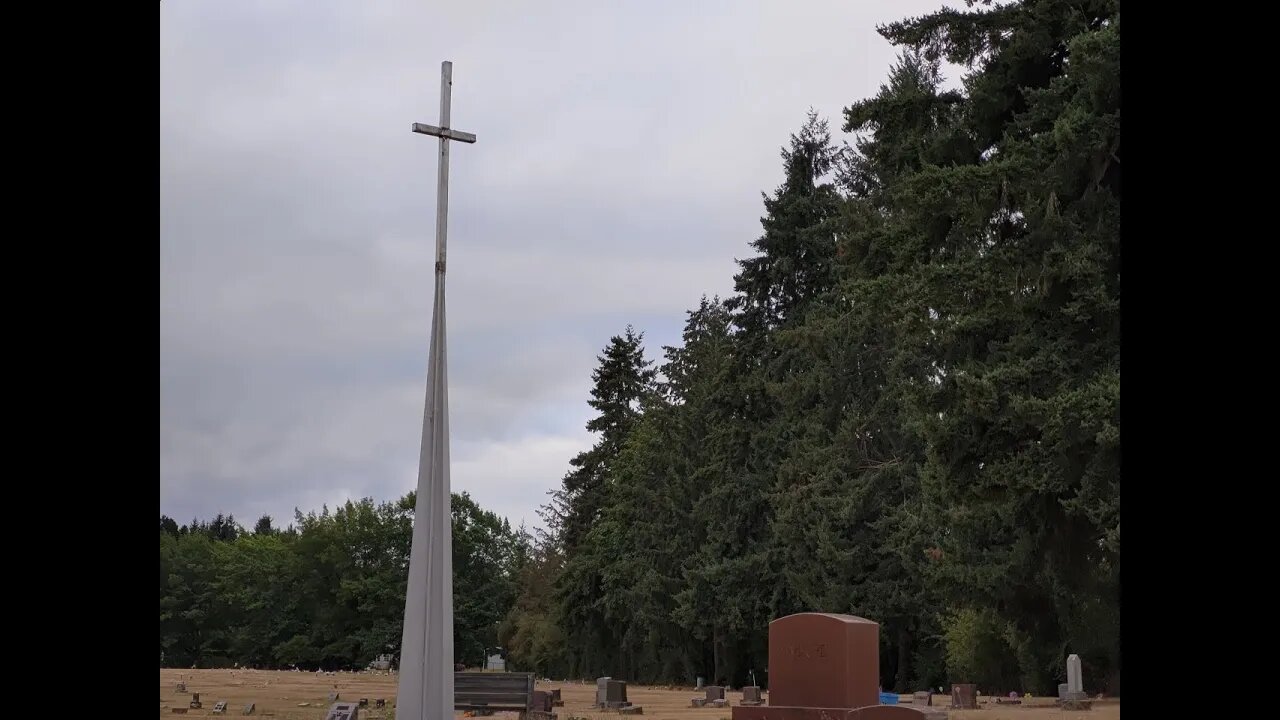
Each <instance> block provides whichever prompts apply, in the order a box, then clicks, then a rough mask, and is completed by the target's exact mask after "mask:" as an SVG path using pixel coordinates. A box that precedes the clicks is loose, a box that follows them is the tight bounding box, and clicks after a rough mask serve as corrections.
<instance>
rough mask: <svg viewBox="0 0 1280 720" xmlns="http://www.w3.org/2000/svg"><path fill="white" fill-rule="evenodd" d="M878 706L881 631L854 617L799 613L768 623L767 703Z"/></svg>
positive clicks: (854, 706)
mask: <svg viewBox="0 0 1280 720" xmlns="http://www.w3.org/2000/svg"><path fill="white" fill-rule="evenodd" d="M879 703H880V626H879V625H878V624H876V623H874V622H872V621H870V620H866V619H864V618H860V617H855V616H853V615H831V614H827V613H797V614H795V615H788V616H787V617H784V618H778V619H777V620H774V621H773V622H771V623H769V704H770V705H780V706H786V705H791V706H797V707H822V708H857V707H864V706H867V705H878V704H879Z"/></svg>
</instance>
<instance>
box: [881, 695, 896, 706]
mask: <svg viewBox="0 0 1280 720" xmlns="http://www.w3.org/2000/svg"><path fill="white" fill-rule="evenodd" d="M880 704H881V705H897V704H898V694H897V693H887V692H882V693H880Z"/></svg>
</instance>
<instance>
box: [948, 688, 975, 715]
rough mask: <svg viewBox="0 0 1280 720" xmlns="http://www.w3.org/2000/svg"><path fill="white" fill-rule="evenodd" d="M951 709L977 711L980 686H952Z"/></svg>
mask: <svg viewBox="0 0 1280 720" xmlns="http://www.w3.org/2000/svg"><path fill="white" fill-rule="evenodd" d="M951 707H952V709H954V710H977V709H978V686H977V685H974V684H973V683H961V684H959V685H952V686H951Z"/></svg>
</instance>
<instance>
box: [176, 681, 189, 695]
mask: <svg viewBox="0 0 1280 720" xmlns="http://www.w3.org/2000/svg"><path fill="white" fill-rule="evenodd" d="M186 691H187V684H186V683H184V682H180V683H178V692H180V693H184V692H186Z"/></svg>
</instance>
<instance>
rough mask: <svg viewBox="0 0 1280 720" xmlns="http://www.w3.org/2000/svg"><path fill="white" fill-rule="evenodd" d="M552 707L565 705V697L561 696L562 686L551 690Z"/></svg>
mask: <svg viewBox="0 0 1280 720" xmlns="http://www.w3.org/2000/svg"><path fill="white" fill-rule="evenodd" d="M551 707H564V699H563V698H561V697H560V688H556V689H555V690H552V691H551Z"/></svg>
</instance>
